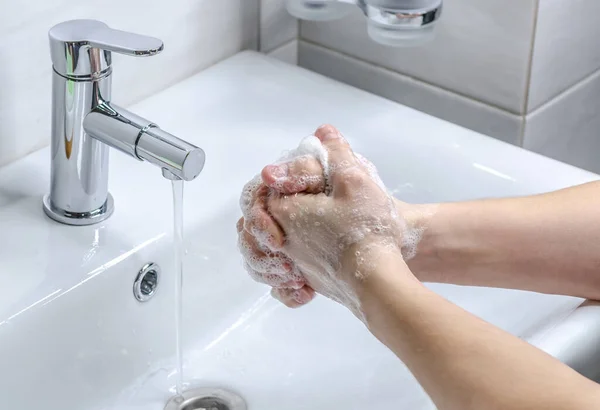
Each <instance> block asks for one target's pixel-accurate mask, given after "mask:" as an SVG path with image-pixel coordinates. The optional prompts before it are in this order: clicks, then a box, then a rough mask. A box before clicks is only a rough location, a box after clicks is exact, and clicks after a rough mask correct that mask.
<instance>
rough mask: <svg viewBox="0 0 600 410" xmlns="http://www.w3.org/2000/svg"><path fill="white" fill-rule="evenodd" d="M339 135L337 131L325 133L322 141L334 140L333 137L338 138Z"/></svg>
mask: <svg viewBox="0 0 600 410" xmlns="http://www.w3.org/2000/svg"><path fill="white" fill-rule="evenodd" d="M339 137H340V134H339V133H337V132H330V133H327V134H325V136H324V137H323V141H329V140H334V139H338V138H339Z"/></svg>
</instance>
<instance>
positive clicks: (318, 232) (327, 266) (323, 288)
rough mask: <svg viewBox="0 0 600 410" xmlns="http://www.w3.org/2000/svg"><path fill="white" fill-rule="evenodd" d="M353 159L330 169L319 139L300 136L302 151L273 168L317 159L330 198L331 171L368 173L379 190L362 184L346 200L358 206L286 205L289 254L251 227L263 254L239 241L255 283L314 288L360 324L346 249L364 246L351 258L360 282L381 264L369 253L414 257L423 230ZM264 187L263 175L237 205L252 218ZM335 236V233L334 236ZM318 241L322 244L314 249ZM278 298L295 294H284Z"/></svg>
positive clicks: (303, 179)
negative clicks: (347, 278) (346, 271)
mask: <svg viewBox="0 0 600 410" xmlns="http://www.w3.org/2000/svg"><path fill="white" fill-rule="evenodd" d="M354 155H355V157H356V160H357V161H356V163H350V161H340V162H339V163H337V164H335V166H332V165H331V164H330V163H329V158H328V153H327V150H326V149H325V148H324V147H323V145H322V144H321V141H320V140H319V139H318V138H317V137H315V136H310V137H307V138H305V139H303V140H302V142H301V143H300V145H299V147H298V148H296V149H295V150H291V151H287V152H285V153H284V154H283V155H282V157H281V158H280V159H279V160H278V161H277V162H276V163H275V164H277V165H285V164H289V163H291V162H294V161H305V160H314V159H316V160H317V161H319V163H320V164H321V166H322V168H323V172H324V175H323V177H324V182H325V187H326V189H325V193H326V194H330V193H331V192H330V191H331V189H330V187H329V183H328V181H329V179H330V175H333V174H334V173H336V175H337V176H338V177H340V178H344V177H346V176H347V177H348V178H357V175H358V178H366V177H365V176H364V175H365V172H364V171H366V174H367V175H368V177H369V179H370V181H371V182H373V183H375V185H376V186H377V187H378V188H379V189H377V188H374V187H373V186H372V185H370V187H369V186H364V185H360V184H358V187H357V188H355V189H354V191H353V192H352V194H351V195H350V198H349V199H348V200H350V201H351V202H354V205H353V204H352V203H350V204H349V205H350V206H348V204H345V205H344V206H343V207H342V208H340V207H337V206H335V207H333V208H331V206H330V204H331V201H330V198H328V197H327V196H316V199H315V200H316V201H321V203H319V204H317V208H316V211H314V212H313V211H311V210H309V208H308V207H306V206H301V204H300V202H299V201H300V199H301V198H299V199H298V200H296V199H294V197H290V198H289V199H290V201H289V207H290V209H293V210H294V212H289V213H287V211H288V209H287V205H285V206H284V208H283V209H284V211H286V213H287V217H288V218H289V221H287V223H286V224H285V225H286V234H287V239H288V240H287V243H286V252H283V251H275V250H273V249H271V247H270V245H269V240H270V236H269V234H268V233H266V232H264V231H259V230H257V229H253V230H252V232H251V233H252V234H253V236H254V238H255V240H256V241H257V243H258V246H259V248H260V250H261V251H262V252H264V254H265V255H266V256H264V257H260V258H259V257H257V256H256V254H255V252H254V251H253V249H252V247H251V246H250V245H249V244H247V243H245V240H244V238H243V235H241V236H240V243H239V247H240V250H241V252H242V255H243V257H244V259H245V261H246V264H247V269H248V271H249V273H250V274H251V276H252V277H253V278H254V279H255V280H257V281H259V282H262V283H267V284H269V285H271V286H274V287H279V288H288V287H290V286H288V285H290V284H293V285H294V286H295V289H298V288H300V287H302V285H303V284H305V283H310V284H311V286H313V287H314V288H315V290H317V291H318V292H319V293H322V294H324V295H325V296H327V297H328V298H330V299H332V300H335V301H337V302H339V303H341V304H343V305H345V306H346V307H348V308H349V309H350V310H352V311H353V312H354V314H355V315H356V316H357V317H359V318H361V319H362V314H361V310H360V304H359V303H358V298H357V296H356V295H355V294H354V292H353V290H352V289H351V286H350V285H348V283H346V282H344V281H343V280H340V279H341V277H340V275H341V274H340V269H341V262H340V261H341V258H342V256H341V255H346V254H347V251H348V250H349V249H353V247H354V246H355V245H358V244H360V246H359V248H360V250H358V251H356V252H355V253H354V254H353V255H351V256H352V257H353V265H354V269H355V272H354V277H355V278H356V279H357V280H359V281H360V280H364V279H365V278H366V276H367V275H368V273H369V272H371V271H372V270H373V268H374V264H375V263H376V262H377V259H378V257H377V254H372V253H373V252H381V251H382V249H383V251H385V250H386V249H389V250H390V251H398V250H399V249H400V250H401V252H402V255H403V257H404V258H405V259H410V258H413V257H414V256H415V255H416V252H417V246H418V243H419V241H420V239H421V237H422V235H423V232H424V230H425V227H424V226H414V225H409V224H408V223H407V222H406V221H405V219H404V218H403V217H402V216H401V215H399V213H398V210H397V208H396V204H395V201H394V199H393V197H392V195H391V194H390V193H389V191H388V190H387V188H386V187H385V185H384V183H383V181H382V180H381V178H380V176H379V174H378V172H377V169H376V168H375V166H374V165H373V164H372V163H371V162H370V161H369V160H367V159H366V158H365V157H363V156H361V155H359V154H354ZM357 167H358V168H359V169H357ZM315 178H316V180H315ZM321 178H322V177H320V176H310V175H285V176H282V178H280V179H278V180H277V182H276V184H275V188H276V189H280V188H281V187H282V185H279V186H278V185H277V184H278V183H281V184H283V183H287V184H288V188H289V187H290V185H289V184H290V181H292V183H294V184H297V185H295V186H297V187H304V186H307V184H309V183H310V184H312V185H314V184H315V183H318V182H321ZM365 182H367V181H365ZM265 188H266V187H265V186H264V185H262V178H261V176H260V175H257V176H256V177H255V178H254V179H252V180H251V181H250V182H249V183H248V184H247V185H246V186H245V187H244V190H243V192H242V196H241V198H240V206H241V208H242V212H243V214H244V217H245V218H246V219H247V220H248V221H252V220H253V218H254V217H255V215H254V214H253V211H252V208H251V207H252V200H253V198H254V197H256V196H257V195H265V194H267V195H268V193H265V192H258V191H259V190H261V189H265ZM328 201H329V202H328ZM334 232H337V233H336V234H333V233H334ZM366 238H368V240H366ZM398 239H401V243H398ZM315 243H318V244H321V245H322V246H321V247H318V248H317V247H315V246H314V244H315ZM365 243H366V245H365ZM369 243H376V246H373V247H372V246H370V245H369ZM286 253H288V254H293V255H295V256H298V255H302V257H301V258H296V261H295V262H296V263H293V261H292V260H291V259H290V258H289V257H288V256H287V254H286ZM307 261H308V262H307ZM286 267H287V269H286ZM279 294H280V295H283V294H291V295H293V294H294V293H293V292H283V291H282V292H280V293H279Z"/></svg>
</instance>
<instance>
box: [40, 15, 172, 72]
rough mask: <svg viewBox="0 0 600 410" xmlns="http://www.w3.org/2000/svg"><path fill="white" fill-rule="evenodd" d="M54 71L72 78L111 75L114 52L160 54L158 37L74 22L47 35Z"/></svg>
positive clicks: (59, 25)
mask: <svg viewBox="0 0 600 410" xmlns="http://www.w3.org/2000/svg"><path fill="white" fill-rule="evenodd" d="M48 37H49V39H50V55H51V57H52V65H53V66H54V71H56V72H57V73H58V74H59V75H61V76H63V77H67V78H71V79H77V80H81V79H94V78H99V77H102V76H103V75H108V74H109V73H110V68H111V63H112V57H111V52H112V51H114V52H116V53H121V54H125V55H130V56H152V55H154V54H158V53H160V52H161V51H162V50H163V48H164V45H163V42H162V41H161V40H159V39H158V38H155V37H149V36H144V35H140V34H134V33H129V32H126V31H121V30H115V29H112V28H110V27H109V26H108V25H106V24H105V23H103V22H101V21H97V20H71V21H65V22H63V23H60V24H57V25H56V26H54V27H52V28H51V29H50V31H49V32H48Z"/></svg>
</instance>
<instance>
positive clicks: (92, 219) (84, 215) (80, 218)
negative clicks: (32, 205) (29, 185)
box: [44, 194, 115, 226]
mask: <svg viewBox="0 0 600 410" xmlns="http://www.w3.org/2000/svg"><path fill="white" fill-rule="evenodd" d="M114 210H115V205H114V201H113V198H112V196H111V195H110V194H108V198H107V199H106V202H105V203H104V205H102V206H101V207H100V208H98V209H94V210H93V211H90V212H71V211H67V210H64V209H60V208H57V207H55V206H54V205H53V204H52V201H51V200H50V195H46V196H44V212H45V213H46V215H48V216H49V217H50V218H52V219H54V220H55V221H56V222H60V223H62V224H66V225H75V226H86V225H93V224H97V223H98V222H102V221H105V220H106V219H108V218H109V217H110V216H111V215H112V213H113V212H114Z"/></svg>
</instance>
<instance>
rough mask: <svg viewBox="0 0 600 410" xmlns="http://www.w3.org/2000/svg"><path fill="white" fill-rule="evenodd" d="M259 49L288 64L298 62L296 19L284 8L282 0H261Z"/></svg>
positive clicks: (297, 27)
mask: <svg viewBox="0 0 600 410" xmlns="http://www.w3.org/2000/svg"><path fill="white" fill-rule="evenodd" d="M260 27H261V32H260V50H261V51H262V52H264V53H267V54H269V55H271V56H273V57H275V58H278V59H280V60H283V61H286V62H288V63H290V64H296V63H297V62H298V35H299V24H298V21H297V20H296V19H295V18H293V17H292V16H290V15H289V14H288V12H287V11H286V9H285V1H284V0H261V5H260Z"/></svg>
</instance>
